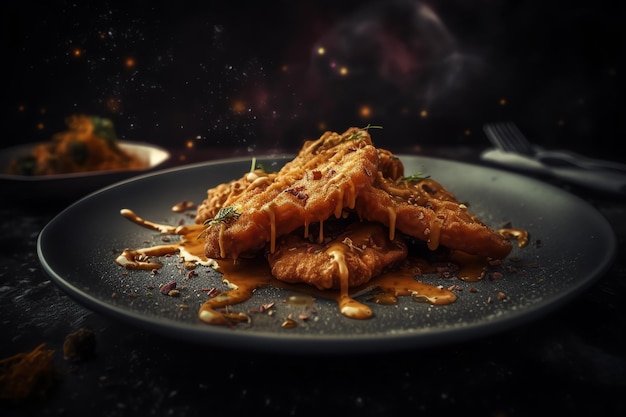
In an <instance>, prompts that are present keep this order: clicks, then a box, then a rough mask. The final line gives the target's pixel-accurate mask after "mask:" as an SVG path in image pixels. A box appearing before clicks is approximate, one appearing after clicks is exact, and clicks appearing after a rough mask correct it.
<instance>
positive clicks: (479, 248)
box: [356, 171, 512, 259]
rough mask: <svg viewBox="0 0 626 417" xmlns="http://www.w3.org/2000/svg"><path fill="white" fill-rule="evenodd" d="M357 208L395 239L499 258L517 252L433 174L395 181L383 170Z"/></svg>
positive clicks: (363, 215)
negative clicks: (411, 239)
mask: <svg viewBox="0 0 626 417" xmlns="http://www.w3.org/2000/svg"><path fill="white" fill-rule="evenodd" d="M356 210H357V213H358V214H359V216H360V217H361V218H362V219H366V220H369V221H375V222H380V223H382V224H383V225H385V226H386V227H388V228H389V230H390V237H393V236H394V234H395V232H396V231H400V232H402V233H404V234H406V235H408V236H412V237H415V238H418V239H421V240H423V241H425V242H427V243H428V247H429V248H430V249H432V250H434V249H436V248H437V247H439V245H441V246H445V247H447V248H450V249H457V250H461V251H463V252H467V253H469V254H472V255H479V256H485V257H490V258H494V259H503V258H505V257H506V256H507V255H508V254H509V253H510V252H511V250H512V244H511V242H510V241H508V240H507V239H505V238H504V237H503V236H501V235H500V234H499V233H498V232H497V231H495V230H493V229H491V228H490V227H489V226H487V225H485V224H484V223H483V222H482V221H481V220H480V219H478V218H477V217H476V216H474V215H472V214H471V213H470V212H469V210H468V208H467V206H466V205H465V204H461V203H459V202H458V201H457V200H456V197H455V196H454V195H453V194H452V193H450V192H449V191H448V190H446V189H445V188H444V187H443V186H442V185H441V184H439V183H438V182H436V181H434V180H432V179H429V178H426V179H421V180H415V181H413V180H406V179H399V180H395V181H394V180H391V179H389V178H385V177H383V175H382V174H381V173H380V171H379V172H378V174H377V177H376V180H375V181H374V184H373V186H372V187H368V188H367V189H364V190H363V191H362V192H361V193H360V194H359V197H358V199H357V207H356Z"/></svg>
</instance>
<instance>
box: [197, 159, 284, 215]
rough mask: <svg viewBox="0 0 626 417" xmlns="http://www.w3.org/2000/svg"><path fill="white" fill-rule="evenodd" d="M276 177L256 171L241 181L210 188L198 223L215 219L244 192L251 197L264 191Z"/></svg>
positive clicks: (201, 206)
mask: <svg viewBox="0 0 626 417" xmlns="http://www.w3.org/2000/svg"><path fill="white" fill-rule="evenodd" d="M274 177H276V173H267V172H265V171H263V170H262V169H254V170H251V171H250V172H248V173H246V174H244V175H243V176H242V177H241V178H239V179H236V180H232V181H230V182H227V183H224V184H219V185H218V186H216V187H213V188H209V189H208V190H207V197H206V198H205V199H204V200H203V201H202V203H201V204H200V205H199V206H198V211H197V213H196V218H195V221H196V223H198V224H201V223H204V222H205V221H207V220H211V219H213V218H214V217H215V216H217V214H218V213H219V211H220V210H221V209H222V208H224V207H229V206H230V205H231V204H233V202H234V201H235V200H236V199H237V198H239V196H240V195H241V194H242V193H244V192H245V193H247V194H248V195H251V194H253V193H260V192H262V191H264V190H265V189H266V188H267V187H268V186H269V185H270V184H271V183H272V182H273V181H274Z"/></svg>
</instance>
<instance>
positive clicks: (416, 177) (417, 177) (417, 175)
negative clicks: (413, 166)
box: [402, 172, 430, 182]
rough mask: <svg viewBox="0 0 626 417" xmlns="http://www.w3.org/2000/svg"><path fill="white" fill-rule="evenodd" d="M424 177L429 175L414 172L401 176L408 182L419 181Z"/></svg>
mask: <svg viewBox="0 0 626 417" xmlns="http://www.w3.org/2000/svg"><path fill="white" fill-rule="evenodd" d="M426 178H430V175H425V174H424V173H423V172H416V173H415V174H413V175H409V176H408V177H404V178H402V180H403V181H408V182H420V181H422V180H425V179H426Z"/></svg>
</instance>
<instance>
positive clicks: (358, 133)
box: [345, 123, 383, 141]
mask: <svg viewBox="0 0 626 417" xmlns="http://www.w3.org/2000/svg"><path fill="white" fill-rule="evenodd" d="M382 128H383V127H382V126H373V125H371V124H369V123H368V124H367V126H365V127H362V128H361V129H360V130H357V131H356V132H354V133H352V134H351V135H350V136H348V137H347V138H346V139H345V140H346V141H348V140H357V139H359V138H360V137H361V136H363V131H364V130H370V129H382Z"/></svg>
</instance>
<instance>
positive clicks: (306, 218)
mask: <svg viewBox="0 0 626 417" xmlns="http://www.w3.org/2000/svg"><path fill="white" fill-rule="evenodd" d="M377 168H378V154H377V150H376V148H375V147H374V146H373V144H372V142H371V139H370V136H369V134H368V133H367V131H365V130H362V129H358V128H351V129H348V130H347V131H346V132H344V133H343V134H341V135H340V134H337V133H334V132H326V133H325V134H324V135H322V137H320V138H319V139H318V140H315V141H308V142H306V143H305V144H304V146H303V147H302V149H301V151H300V152H299V154H298V155H297V156H296V157H295V158H294V159H293V160H292V161H290V162H288V163H287V164H285V166H284V167H283V168H282V169H281V170H280V171H279V172H278V173H277V174H276V176H275V177H273V181H272V182H271V183H270V184H268V185H267V187H265V188H264V189H262V190H257V191H255V192H253V193H248V192H245V193H241V194H239V195H238V196H236V197H235V198H232V199H228V200H227V201H226V202H225V203H224V205H229V206H232V207H234V208H235V209H236V211H237V215H238V216H237V219H236V220H226V221H218V222H209V224H208V227H207V229H206V231H205V238H206V240H205V253H206V255H207V256H208V257H210V258H233V259H236V258H237V257H239V255H241V254H245V253H247V252H249V251H257V250H259V249H261V248H262V247H263V246H264V245H265V244H267V243H270V244H272V245H273V244H274V243H275V238H276V237H279V236H282V235H284V234H287V233H290V232H291V231H293V230H295V229H296V228H298V227H301V226H304V227H305V228H307V227H308V225H310V224H311V223H315V222H323V221H324V220H326V219H328V218H329V217H331V216H333V215H334V216H335V217H341V215H342V213H343V211H344V209H353V208H354V207H355V204H356V196H357V195H358V194H359V193H360V192H361V190H362V189H364V188H367V187H370V186H371V183H372V181H373V180H374V176H375V173H376V170H377Z"/></svg>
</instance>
